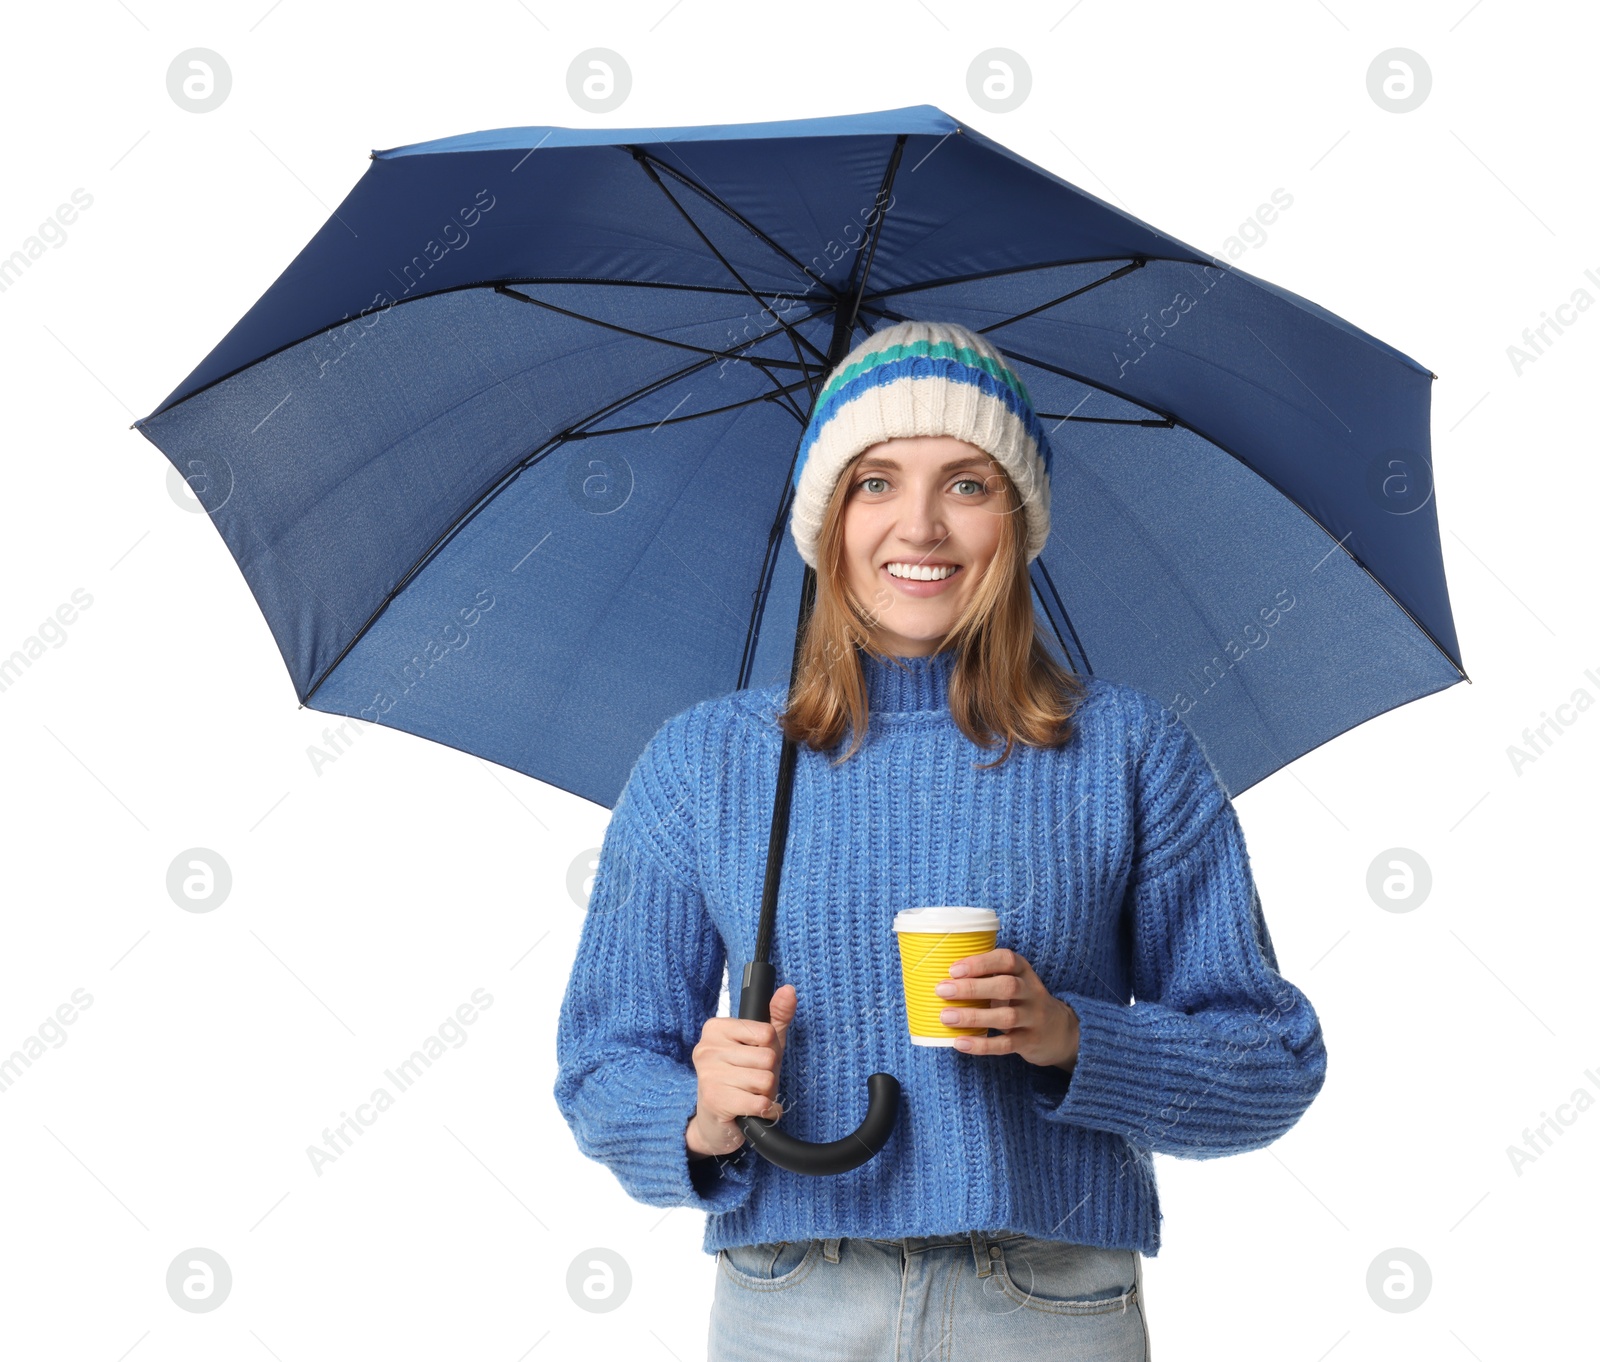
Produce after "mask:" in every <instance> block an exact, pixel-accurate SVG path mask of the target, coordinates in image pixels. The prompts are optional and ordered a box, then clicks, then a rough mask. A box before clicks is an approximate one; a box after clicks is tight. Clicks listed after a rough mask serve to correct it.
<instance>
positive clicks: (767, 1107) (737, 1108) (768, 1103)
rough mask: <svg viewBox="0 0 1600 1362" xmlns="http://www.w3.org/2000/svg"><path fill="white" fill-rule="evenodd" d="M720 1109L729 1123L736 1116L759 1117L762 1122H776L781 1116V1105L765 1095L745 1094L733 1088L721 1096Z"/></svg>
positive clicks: (756, 1093)
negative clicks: (725, 1114)
mask: <svg viewBox="0 0 1600 1362" xmlns="http://www.w3.org/2000/svg"><path fill="white" fill-rule="evenodd" d="M720 1106H721V1109H722V1110H723V1111H725V1112H727V1113H728V1119H729V1120H730V1121H731V1120H733V1119H734V1118H735V1117H737V1116H759V1117H761V1119H762V1120H764V1121H771V1120H776V1119H777V1118H778V1117H779V1116H781V1115H782V1114H783V1104H782V1103H781V1102H774V1101H773V1100H772V1099H771V1098H770V1097H768V1096H767V1095H766V1094H765V1093H759V1092H745V1091H743V1090H742V1089H739V1088H734V1089H731V1090H729V1091H728V1092H726V1093H724V1094H723V1100H722V1102H721V1104H720Z"/></svg>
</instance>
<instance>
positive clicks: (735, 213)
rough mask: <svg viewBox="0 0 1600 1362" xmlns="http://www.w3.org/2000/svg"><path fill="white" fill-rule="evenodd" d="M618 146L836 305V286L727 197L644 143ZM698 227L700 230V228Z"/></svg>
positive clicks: (902, 137)
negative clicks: (721, 214) (729, 223)
mask: <svg viewBox="0 0 1600 1362" xmlns="http://www.w3.org/2000/svg"><path fill="white" fill-rule="evenodd" d="M900 140H901V141H904V140H905V137H904V135H903V134H902V136H901V139H900ZM617 149H618V150H619V151H626V152H628V153H630V154H631V155H632V156H633V158H634V159H635V160H636V161H648V162H649V163H650V164H651V165H654V166H659V167H660V168H661V169H662V170H664V171H666V173H667V174H668V175H670V176H672V178H673V179H675V180H677V181H678V182H679V183H680V184H682V185H683V186H685V187H686V188H688V189H692V190H693V191H694V192H695V193H696V194H698V195H700V197H701V198H703V199H705V200H706V201H707V202H708V203H710V204H713V205H714V206H715V207H717V208H719V209H721V211H722V212H724V213H726V214H727V215H728V216H729V217H730V218H732V219H733V220H734V221H735V222H737V223H738V224H739V225H740V226H741V227H743V228H744V229H745V231H747V232H749V233H750V235H751V236H753V237H755V238H756V239H757V240H758V241H760V242H761V243H762V244H763V245H765V246H767V247H768V248H769V249H770V250H772V251H773V252H774V253H775V254H777V255H781V256H782V257H783V258H784V259H785V260H787V261H788V262H789V263H790V264H791V265H793V266H794V267H795V268H796V269H797V270H799V271H800V272H801V273H802V274H804V275H806V276H807V277H808V278H809V279H810V280H811V281H812V282H813V283H814V284H819V285H821V287H822V288H823V289H825V290H826V291H827V292H828V294H829V295H830V296H831V297H832V298H833V300H834V302H835V303H836V304H837V302H838V300H839V295H838V293H837V291H836V290H835V289H834V288H833V286H832V285H830V284H829V283H828V281H827V280H826V279H824V278H823V277H822V276H821V275H820V274H813V273H812V271H811V266H809V265H807V264H804V263H803V262H802V261H801V260H800V259H799V258H798V257H796V256H795V255H794V254H792V253H791V252H790V251H789V250H788V249H787V248H785V247H783V246H780V245H779V244H778V243H777V242H776V241H774V240H773V239H772V238H771V237H770V236H769V235H768V234H767V233H766V232H764V231H762V230H761V228H759V227H757V226H756V224H755V223H753V222H751V221H750V219H749V218H747V217H746V216H745V215H744V214H743V213H741V212H740V211H739V210H738V209H737V208H735V207H734V206H733V205H732V204H730V203H729V202H727V200H725V199H724V198H722V196H721V195H719V194H716V193H714V192H713V191H712V190H711V189H709V188H708V187H707V186H705V185H703V184H701V183H700V182H699V181H698V180H692V179H690V178H689V177H688V176H687V175H685V174H683V173H682V172H681V171H679V170H677V169H675V168H674V167H672V166H670V165H668V164H667V163H666V162H665V161H663V160H662V159H661V158H660V157H658V156H652V155H651V154H650V153H649V152H648V151H646V150H645V149H644V148H643V147H642V146H628V145H623V146H619V147H618V148H617ZM658 183H659V182H658ZM662 188H663V189H665V186H664V185H663V186H662ZM667 197H668V198H671V197H672V196H671V195H670V194H669V195H668V196H667ZM678 211H679V212H682V211H683V210H682V208H681V207H680V208H679V210H678ZM684 216H685V217H687V216H688V215H687V214H685V215H684ZM691 225H693V222H692V220H691ZM696 230H698V228H697V229H696ZM741 282H742V281H741Z"/></svg>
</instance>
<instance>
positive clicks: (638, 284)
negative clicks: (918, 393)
mask: <svg viewBox="0 0 1600 1362" xmlns="http://www.w3.org/2000/svg"><path fill="white" fill-rule="evenodd" d="M503 284H583V285H586V286H592V287H606V288H664V289H678V290H682V291H683V292H685V293H727V294H732V295H734V296H737V297H744V296H746V295H747V294H748V293H749V291H750V290H749V289H736V288H726V287H721V286H719V285H716V284H674V283H668V282H666V281H664V280H659V279H592V278H591V279H586V278H583V277H581V276H573V275H519V276H517V277H515V278H511V279H475V280H473V281H472V282H471V283H468V284H451V285H450V286H449V287H448V288H438V289H433V290H431V291H430V292H428V293H419V294H417V296H416V297H415V298H396V299H394V300H393V301H392V302H389V303H386V304H384V306H382V307H370V308H364V309H363V310H362V311H360V312H358V313H356V315H355V316H354V317H352V316H350V315H349V314H348V313H346V314H345V315H344V316H343V317H340V318H339V319H338V321H333V322H329V323H328V324H327V325H326V326H319V327H317V328H316V329H315V330H314V331H307V332H306V333H305V334H304V335H303V336H297V337H296V338H295V339H294V340H291V341H285V342H284V343H283V344H282V345H278V346H274V347H273V348H272V349H271V350H268V351H266V352H265V353H263V354H260V355H257V356H256V357H255V358H254V359H252V360H247V361H246V362H245V363H243V364H241V365H239V367H238V368H236V369H229V370H228V372H227V373H225V374H219V375H218V376H217V377H216V378H213V379H210V380H209V381H207V382H205V383H202V384H201V385H200V386H199V387H198V388H196V389H195V390H194V391H193V392H192V393H185V394H184V395H183V396H182V397H180V398H179V399H178V400H177V401H176V402H172V403H169V404H168V405H167V406H164V407H160V408H158V409H157V410H155V411H153V412H151V413H150V415H149V416H144V417H141V418H140V419H139V420H137V421H135V422H134V423H133V425H132V426H130V427H129V429H130V430H136V429H138V428H139V427H141V426H143V425H144V423H145V422H146V421H149V420H152V419H154V418H155V417H157V416H161V415H163V414H164V413H166V412H169V411H174V410H176V409H177V408H178V407H181V406H182V405H183V404H184V403H185V402H187V401H189V400H190V399H191V398H195V397H199V396H200V394H201V393H203V392H207V391H209V390H210V389H212V388H215V387H216V386H217V385H218V384H219V383H226V382H227V381H228V380H229V379H230V378H236V377H238V375H240V374H242V373H243V372H244V371H245V370H246V369H253V368H255V366H256V365H258V364H261V363H264V362H265V361H267V360H269V359H272V358H273V357H274V356H275V355H281V354H282V353H283V352H284V351H285V350H293V349H294V348H295V346H297V345H304V344H305V343H306V342H307V341H310V340H315V339H316V338H317V337H318V336H325V335H327V334H328V332H330V331H337V330H338V329H339V328H340V327H341V326H353V325H355V324H356V323H357V322H359V321H361V319H362V318H364V317H377V316H380V315H381V314H383V313H385V312H390V311H393V310H394V309H395V308H397V307H401V306H403V305H405V304H406V303H420V302H423V301H424V300H425V299H428V298H442V297H443V296H444V295H445V294H447V293H470V292H471V291H472V290H473V289H497V288H499V287H500V286H501V285H503ZM789 296H791V295H789V294H787V293H784V292H783V291H782V290H781V289H779V290H775V291H774V292H773V297H774V298H787V297H789ZM528 301H530V302H532V301H534V300H533V299H529V300H528ZM547 306H548V304H547ZM763 306H765V304H763ZM575 315H576V314H575ZM811 315H812V316H813V317H814V316H816V315H817V313H815V312H813V313H812V314H811ZM806 320H810V318H807V319H806Z"/></svg>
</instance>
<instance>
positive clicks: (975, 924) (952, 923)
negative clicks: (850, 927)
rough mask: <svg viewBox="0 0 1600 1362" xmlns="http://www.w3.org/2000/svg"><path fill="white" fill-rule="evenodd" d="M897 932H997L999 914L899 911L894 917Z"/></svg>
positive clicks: (984, 911) (960, 910) (974, 910)
mask: <svg viewBox="0 0 1600 1362" xmlns="http://www.w3.org/2000/svg"><path fill="white" fill-rule="evenodd" d="M894 929H895V931H897V932H997V931H999V930H1000V914H999V913H997V912H995V910H994V909H993V908H959V907H952V906H941V907H937V908H902V909H901V910H900V911H899V912H898V913H896V914H895V915H894Z"/></svg>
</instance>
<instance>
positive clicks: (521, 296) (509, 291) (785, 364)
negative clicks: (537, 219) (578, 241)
mask: <svg viewBox="0 0 1600 1362" xmlns="http://www.w3.org/2000/svg"><path fill="white" fill-rule="evenodd" d="M494 291H495V292H496V293H498V294H499V295H500V296H501V297H503V298H515V299H516V300H517V301H518V302H519V303H528V304H529V305H531V306H533V307H543V308H548V309H549V310H550V311H551V312H559V313H560V314H561V315H562V316H564V317H572V318H574V319H576V320H577V321H580V322H589V323H590V324H592V325H594V326H600V327H604V328H605V329H606V330H608V331H620V332H621V333H622V334H623V335H625V336H633V337H635V338H637V339H638V340H646V341H652V342H654V343H655V344H657V345H665V346H670V347H671V348H673V349H675V350H693V351H694V352H695V353H696V354H698V355H710V356H711V357H713V358H715V359H725V358H733V357H734V356H733V353H732V351H728V350H714V349H712V348H711V347H710V346H709V345H694V344H692V343H690V342H689V341H678V340H668V339H667V338H666V337H665V336H652V335H651V334H650V333H649V332H648V331H636V330H634V329H633V328H632V327H631V326H623V325H621V324H620V323H618V322H608V321H602V320H601V319H600V318H599V317H591V316H589V315H588V314H587V313H584V312H574V311H573V310H572V309H571V308H570V307H562V306H560V305H559V304H557V303H551V302H546V301H545V300H544V299H543V298H530V297H529V296H528V295H527V294H526V293H518V292H517V291H516V289H514V288H511V287H509V286H508V285H506V284H496V285H495V286H494ZM733 291H734V290H731V289H730V290H729V292H733ZM758 339H759V338H758ZM753 343H754V342H752V344H753ZM739 358H745V357H744V356H739ZM749 362H750V363H755V361H753V360H750V361H749ZM762 363H765V364H771V365H775V366H779V367H782V368H785V369H800V370H804V369H805V367H806V366H805V365H804V363H791V362H790V361H789V360H786V359H766V360H763V361H762Z"/></svg>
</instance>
